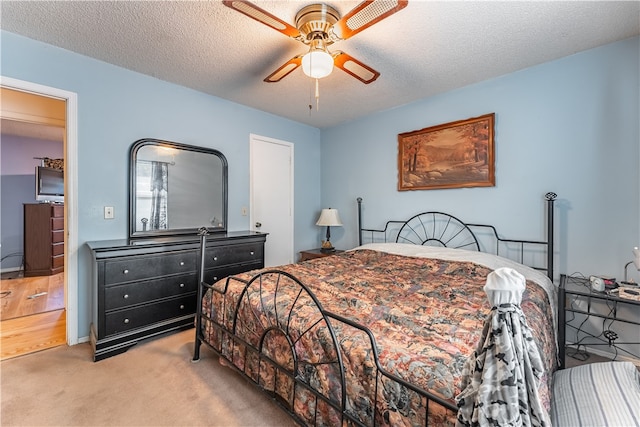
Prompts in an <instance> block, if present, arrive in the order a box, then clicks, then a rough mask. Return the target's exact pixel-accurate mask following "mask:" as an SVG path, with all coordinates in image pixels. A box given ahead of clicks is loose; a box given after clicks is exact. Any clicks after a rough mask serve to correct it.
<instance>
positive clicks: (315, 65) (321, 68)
mask: <svg viewBox="0 0 640 427" xmlns="http://www.w3.org/2000/svg"><path fill="white" fill-rule="evenodd" d="M302 71H303V72H304V73H305V74H306V75H307V76H309V77H311V78H314V79H321V78H323V77H327V76H328V75H329V74H331V71H333V56H331V54H330V53H329V52H328V51H327V48H326V46H325V44H324V40H323V39H322V38H316V39H314V40H312V41H311V47H310V49H309V52H307V53H306V54H305V55H304V56H303V57H302Z"/></svg>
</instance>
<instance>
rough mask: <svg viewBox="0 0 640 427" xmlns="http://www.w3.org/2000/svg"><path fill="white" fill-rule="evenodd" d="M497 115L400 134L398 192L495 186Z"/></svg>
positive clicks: (487, 115)
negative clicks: (494, 139) (495, 130)
mask: <svg viewBox="0 0 640 427" xmlns="http://www.w3.org/2000/svg"><path fill="white" fill-rule="evenodd" d="M494 124H495V113H491V114H486V115H484V116H480V117H475V118H471V119H467V120H458V121H456V122H451V123H445V124H441V125H437V126H432V127H428V128H424V129H420V130H417V131H413V132H406V133H401V134H398V191H408V190H431V189H440V188H465V187H494V186H495V184H496V179H495V156H494V141H493V137H494Z"/></svg>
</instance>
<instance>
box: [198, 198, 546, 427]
mask: <svg viewBox="0 0 640 427" xmlns="http://www.w3.org/2000/svg"><path fill="white" fill-rule="evenodd" d="M556 197H557V196H556V195H555V194H554V193H547V194H546V195H545V199H546V204H547V227H546V228H547V240H545V241H532V240H513V239H502V238H500V237H499V235H498V233H497V231H496V229H495V228H494V227H493V226H490V225H482V224H465V223H463V222H462V221H460V220H458V219H457V218H455V217H453V216H451V215H447V214H444V213H441V212H426V213H423V214H419V215H416V216H414V217H412V218H411V219H409V220H407V221H389V222H387V224H386V226H385V228H384V229H383V230H374V229H365V228H362V226H361V224H362V222H361V218H362V207H361V206H362V199H361V198H358V199H357V202H358V225H359V233H360V234H359V235H360V244H362V234H363V232H369V233H384V234H385V236H386V234H387V231H388V228H389V227H390V226H393V225H398V226H399V229H400V231H399V232H398V233H397V236H396V241H397V242H398V241H399V242H402V241H411V242H414V243H418V244H427V245H434V244H437V245H439V246H448V247H463V248H468V249H475V250H480V244H479V242H478V240H477V238H476V237H475V235H474V233H473V232H472V231H471V228H472V227H473V228H475V227H483V228H488V229H489V230H490V231H492V234H493V235H494V236H495V238H496V240H497V244H496V247H497V248H498V249H496V253H497V254H499V252H498V250H499V247H500V246H501V245H502V244H516V245H518V246H519V247H520V250H521V251H525V249H526V248H528V247H531V246H533V247H538V248H542V249H544V250H546V252H547V257H546V258H547V265H546V266H544V267H540V266H537V267H536V266H533V268H536V269H540V270H545V271H546V272H547V275H548V277H550V278H551V279H552V280H553V236H554V232H553V223H554V219H553V203H554V200H555V198H556ZM432 220H433V221H432ZM434 230H435V232H434ZM443 230H444V231H443ZM416 235H417V236H420V239H422V240H421V241H418V242H415V239H416ZM425 235H426V237H425ZM206 238H207V236H206V234H203V235H202V236H201V258H200V277H199V280H200V286H199V287H198V308H197V313H196V336H195V344H194V353H193V361H194V362H195V361H198V360H199V359H200V347H201V344H202V343H204V344H205V345H206V346H207V347H209V348H210V349H212V350H213V351H214V352H215V353H217V354H218V355H219V356H220V357H222V358H223V359H225V360H226V361H227V362H228V365H229V366H230V367H232V368H233V369H235V370H236V371H238V372H240V373H241V374H243V376H245V377H246V378H247V379H248V380H249V381H250V382H251V383H253V384H254V385H255V386H257V387H258V388H260V389H262V390H263V391H264V392H266V393H267V394H268V395H269V396H270V397H271V398H272V399H273V400H274V401H275V402H277V403H278V404H279V405H280V406H281V407H282V408H283V409H284V410H285V411H287V412H288V413H289V414H290V415H291V416H292V418H293V419H294V420H295V421H296V422H298V423H299V424H301V425H326V424H327V423H328V420H327V419H325V418H322V417H323V415H322V413H323V412H322V411H325V412H324V413H326V412H328V413H330V414H331V415H332V416H333V418H331V419H332V420H333V421H335V422H336V423H337V424H339V425H341V426H344V425H349V426H352V425H353V426H360V427H368V426H377V425H380V424H382V423H383V422H388V420H385V419H384V418H383V417H384V414H380V413H379V412H378V403H379V402H378V388H379V387H384V388H385V390H387V389H392V390H401V393H400V394H401V395H400V396H396V397H395V398H392V399H391V401H392V405H393V408H392V410H396V411H399V412H401V411H403V410H408V409H407V405H408V403H407V402H412V399H411V398H413V399H414V400H413V401H415V399H416V398H417V399H419V407H420V408H422V409H423V410H424V420H425V425H427V426H428V425H429V415H430V413H432V411H434V412H440V414H442V413H443V412H444V413H445V414H446V415H449V416H450V415H453V416H455V414H456V413H457V406H456V405H455V403H453V402H451V401H449V400H445V399H442V398H441V397H439V396H436V395H434V394H432V393H430V392H429V391H427V390H423V389H421V388H420V387H417V386H415V385H413V384H410V383H409V382H407V381H405V380H403V379H402V378H399V377H398V376H396V375H394V374H392V373H390V372H388V371H386V370H385V369H384V368H383V367H382V366H381V364H380V362H379V359H378V352H377V345H376V339H375V337H374V335H373V334H372V333H371V331H370V330H369V329H367V328H366V327H365V326H362V325H359V324H357V323H355V322H353V321H352V320H350V319H347V318H345V317H343V316H340V315H338V314H335V313H331V312H329V311H326V310H325V309H324V308H323V306H322V303H321V301H318V299H317V298H316V296H315V295H314V294H313V293H312V292H311V291H310V290H309V288H308V287H307V286H306V285H305V284H304V283H302V282H301V281H300V280H299V279H297V278H296V277H294V276H293V275H291V274H289V273H287V272H284V271H282V270H277V269H275V270H273V269H272V270H268V269H267V270H263V271H262V272H260V273H259V274H257V275H256V276H254V277H253V278H251V279H250V280H242V279H239V278H237V277H234V276H230V277H227V278H226V279H224V280H225V282H224V287H223V288H222V289H219V287H217V288H214V287H213V284H208V283H205V281H204V269H205V247H206ZM385 239H386V237H385ZM520 259H523V258H522V256H521V257H520ZM267 279H269V280H271V281H275V283H277V284H278V285H277V286H276V287H275V291H269V292H271V293H270V294H269V295H264V298H269V299H274V300H275V301H277V300H278V291H279V289H284V288H285V287H286V286H285V284H286V285H287V286H296V287H297V288H296V289H298V294H297V295H298V297H297V298H296V301H297V300H298V299H299V298H310V299H312V300H313V302H314V303H315V306H316V307H317V311H318V313H319V316H318V319H317V321H315V322H314V323H313V325H311V326H309V327H308V328H307V329H306V330H296V331H293V330H291V329H290V328H291V327H292V326H291V323H290V319H291V316H292V313H293V309H294V308H295V303H294V304H293V306H292V307H291V310H290V311H289V312H288V313H276V320H275V321H274V322H273V323H272V324H270V325H269V326H268V328H267V330H266V332H265V333H264V335H263V336H262V338H261V339H260V343H259V345H258V346H257V347H256V346H254V345H252V344H250V342H249V341H248V340H247V338H246V337H245V336H242V335H240V334H239V333H238V328H237V325H238V312H239V311H240V306H241V304H243V302H246V299H247V298H248V295H249V294H250V293H251V292H249V291H250V290H251V291H253V292H257V293H258V295H259V297H258V298H259V299H258V300H259V301H260V300H262V298H263V294H262V292H263V289H262V283H263V281H264V280H267ZM236 282H239V283H236ZM232 284H240V285H242V286H244V290H243V291H242V295H241V297H240V298H239V299H238V302H237V305H236V307H235V308H234V311H233V313H234V314H233V316H234V318H233V321H232V322H231V326H230V327H228V326H225V324H224V323H225V322H224V321H223V322H222V323H223V324H219V323H217V322H216V321H215V320H214V319H212V318H211V317H209V316H208V314H207V313H203V309H202V305H203V297H204V295H205V293H206V292H207V290H209V289H211V291H212V292H216V293H218V294H220V295H221V297H222V298H224V301H225V304H226V298H225V295H226V292H227V289H228V288H229V286H230V285H232ZM281 285H282V286H281ZM211 295H212V294H211ZM226 308H227V307H226V306H225V308H224V309H223V312H224V311H226ZM278 318H279V319H282V320H280V321H279V320H277V319H278ZM334 322H342V323H344V324H346V325H349V326H351V327H353V328H356V329H358V330H360V331H361V332H362V333H364V334H366V335H367V337H368V340H369V343H370V346H371V349H370V350H371V352H372V354H373V355H374V359H375V370H373V371H374V372H373V373H372V378H373V379H375V391H374V392H373V393H372V396H373V401H372V402H370V403H371V404H370V408H373V413H372V414H367V416H366V417H365V419H363V418H362V417H361V416H360V415H358V414H357V413H354V412H353V411H352V410H351V409H350V407H349V405H348V404H347V395H346V390H347V384H346V379H345V368H344V365H343V363H342V359H343V354H342V352H341V347H340V345H339V343H338V339H337V337H336V333H335V331H334V328H333V327H332V323H334ZM205 323H206V325H208V326H209V327H210V328H214V330H215V332H216V334H215V335H216V336H217V337H219V339H218V340H217V341H216V342H214V343H211V342H207V341H206V338H205V336H204V333H203V331H202V328H203V324H205ZM316 325H323V326H324V327H326V328H327V330H328V331H329V335H330V337H331V342H332V346H333V348H332V349H330V351H329V352H328V353H329V356H328V357H327V358H325V359H324V360H320V361H310V360H306V359H304V358H303V357H300V355H299V354H298V353H297V352H296V348H295V344H296V342H297V341H298V340H299V339H300V338H301V337H302V336H304V335H305V334H310V333H311V330H312V329H313V327H314V326H316ZM274 334H275V335H279V336H284V337H285V338H286V340H287V343H288V345H289V350H290V351H291V363H287V364H286V366H284V365H282V364H280V363H279V362H277V361H276V360H273V358H271V357H270V356H269V354H267V353H268V351H265V346H268V341H269V339H271V337H272V336H273V335H274ZM223 347H224V348H223ZM228 348H231V351H230V354H231V355H233V354H234V352H236V351H242V352H243V353H244V360H254V361H257V363H256V364H254V365H253V366H258V369H259V370H260V369H269V370H271V371H273V372H275V373H276V374H275V375H274V377H273V378H274V380H273V383H272V384H264V383H263V381H262V380H261V376H260V372H257V373H256V372H250V371H251V368H249V365H250V364H249V363H244V369H240V368H238V367H237V366H236V365H235V364H234V363H233V361H232V360H230V359H229V357H227V356H226V354H225V352H224V349H228ZM320 365H324V366H325V367H326V366H329V367H330V368H332V369H335V370H336V372H338V373H339V375H338V376H339V378H340V380H339V382H340V384H339V386H340V387H339V388H340V389H339V390H338V391H337V397H336V396H335V394H336V393H335V391H333V394H334V396H332V395H331V394H332V393H328V392H323V391H321V390H318V389H317V388H316V387H314V385H313V382H312V381H310V380H309V378H310V377H311V376H313V373H314V372H315V371H314V370H315V369H317V368H318V366H320ZM278 381H280V383H281V384H282V381H285V382H287V381H288V382H289V383H290V384H291V387H292V390H291V391H290V392H289V393H285V394H286V395H285V396H283V395H282V393H278V391H277V390H278V384H277V383H278ZM372 383H373V381H372ZM301 393H302V394H303V395H304V396H305V399H307V398H308V397H309V396H313V399H314V404H313V405H311V406H310V407H313V408H315V409H314V413H313V414H305V415H307V417H303V416H301V415H300V414H296V413H295V412H294V408H295V404H296V399H297V398H298V396H299V395H300V394H301ZM389 400H390V399H387V400H386V401H387V402H389ZM434 407H435V408H434ZM336 420H337V421H336ZM333 421H332V422H333Z"/></svg>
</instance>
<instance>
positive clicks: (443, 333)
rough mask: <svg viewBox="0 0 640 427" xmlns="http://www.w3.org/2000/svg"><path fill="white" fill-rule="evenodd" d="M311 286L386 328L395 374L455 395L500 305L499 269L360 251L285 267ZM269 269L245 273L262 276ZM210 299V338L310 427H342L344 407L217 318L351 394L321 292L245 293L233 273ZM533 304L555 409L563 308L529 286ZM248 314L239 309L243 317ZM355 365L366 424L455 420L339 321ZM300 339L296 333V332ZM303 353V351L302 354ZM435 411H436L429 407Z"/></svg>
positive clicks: (348, 365)
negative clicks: (382, 374) (495, 292)
mask: <svg viewBox="0 0 640 427" xmlns="http://www.w3.org/2000/svg"><path fill="white" fill-rule="evenodd" d="M278 269H281V270H283V271H285V272H288V273H290V274H292V275H293V276H295V277H296V278H298V279H299V280H300V281H301V282H302V283H304V284H305V285H306V286H307V287H308V289H309V290H310V291H311V292H312V293H313V294H314V295H315V296H316V297H317V300H318V301H319V303H320V304H321V305H322V307H323V308H324V310H325V311H328V312H331V313H335V314H336V315H338V316H343V317H345V318H347V319H349V320H352V321H354V322H356V323H358V324H361V325H364V326H366V327H367V328H368V329H369V330H370V331H371V332H372V333H373V335H374V337H375V340H376V344H377V352H378V355H379V361H380V364H381V366H382V367H383V369H385V370H386V371H388V372H390V373H392V374H394V375H397V376H398V377H400V378H402V379H403V380H405V381H407V382H409V383H411V384H413V385H415V386H417V387H418V388H420V389H422V390H426V391H428V392H429V393H432V394H434V395H436V396H439V397H441V398H444V399H445V400H447V401H450V402H452V403H453V402H454V397H455V396H456V395H458V394H459V393H460V391H461V389H460V387H461V384H460V380H461V374H462V371H463V368H464V364H465V362H466V360H467V359H468V357H469V355H471V354H472V353H473V351H474V349H475V347H476V343H477V341H478V339H479V337H480V335H481V332H482V328H483V323H484V321H485V318H486V317H487V314H488V313H489V311H490V309H491V307H489V303H488V301H487V297H486V295H485V293H484V291H483V286H484V284H485V281H486V277H487V275H488V274H489V273H490V272H491V271H492V270H491V269H489V268H487V267H484V266H482V265H479V264H476V263H472V262H464V261H451V260H443V259H431V258H418V257H408V256H400V255H394V254H391V253H385V252H379V251H373V250H366V249H363V250H355V251H351V252H346V253H342V254H338V255H335V256H331V257H326V258H320V259H315V260H311V261H307V262H302V263H299V264H291V265H286V266H282V267H278ZM256 273H257V271H253V272H249V273H244V274H241V275H238V276H237V278H239V279H242V280H244V281H248V280H250V279H251V278H252V277H254V276H255V274H256ZM224 287H227V289H226V292H225V293H224V294H223V293H218V292H211V290H209V291H208V292H207V294H206V295H205V296H204V298H203V313H205V316H207V317H208V318H209V319H210V320H207V319H204V320H203V326H202V329H203V333H204V337H205V340H206V341H207V342H209V343H210V344H212V345H213V346H214V348H216V349H220V350H221V353H222V355H223V356H225V357H226V358H227V359H228V360H230V361H231V362H232V363H233V364H235V365H236V367H238V368H240V369H241V370H243V371H244V372H245V373H246V374H247V375H248V376H249V377H251V378H253V379H254V381H256V382H258V383H260V384H261V386H263V387H264V388H267V389H270V390H272V391H275V393H276V394H277V395H278V396H280V397H281V398H282V399H283V400H284V401H285V402H287V404H289V405H290V406H291V408H292V411H293V412H294V413H295V414H296V415H297V416H298V417H299V419H300V420H302V421H303V422H304V423H307V424H309V425H313V424H316V425H340V422H339V414H337V413H335V411H333V410H332V409H331V408H329V407H328V406H327V405H323V404H322V402H318V401H317V400H314V399H313V398H312V397H311V396H310V395H309V393H306V392H305V391H304V390H300V389H299V388H296V389H295V391H294V390H293V388H292V385H291V382H292V381H291V379H290V378H287V377H286V376H283V375H281V374H279V373H278V372H277V370H276V369H274V368H273V367H272V366H270V365H269V364H268V363H267V364H265V363H264V362H260V361H258V359H257V356H256V355H255V354H253V353H252V352H251V351H247V347H248V346H246V345H244V344H243V341H236V340H234V339H233V338H232V337H231V336H229V334H227V333H226V332H225V331H224V330H223V329H221V328H220V327H219V326H217V325H222V326H223V327H224V328H226V329H227V330H234V328H235V334H237V335H238V336H241V337H242V340H244V342H246V343H249V344H250V345H252V346H255V347H257V348H260V346H261V345H262V346H263V347H262V351H263V352H264V353H266V354H268V356H269V358H270V359H272V360H274V361H276V362H278V363H279V364H281V365H282V366H285V367H286V368H287V369H290V370H292V371H294V375H295V376H296V377H297V378H303V379H304V380H305V382H307V383H308V384H310V385H311V387H312V388H313V389H314V390H317V391H319V392H320V393H321V394H323V395H324V396H327V397H328V398H331V399H337V400H338V401H339V400H340V395H341V393H342V389H341V387H342V386H341V384H342V383H341V381H340V375H341V373H340V369H339V366H338V365H337V364H336V363H335V360H336V359H337V355H336V351H335V348H334V346H333V345H332V342H333V341H332V336H331V334H330V332H329V331H328V328H327V325H326V323H327V322H326V321H324V320H323V319H322V316H321V315H319V314H318V309H317V306H316V304H315V303H314V301H313V298H312V297H310V296H308V295H306V294H305V293H304V292H302V293H301V291H300V288H299V287H297V286H296V285H295V284H291V283H289V282H287V281H284V280H283V281H281V282H275V281H272V282H269V281H268V280H265V281H264V282H263V281H262V280H261V281H260V282H259V283H258V282H256V286H252V287H250V288H247V289H245V286H244V283H243V282H241V281H238V280H231V281H229V282H228V284H227V282H226V280H223V281H221V282H218V283H217V284H215V285H214V288H216V289H222V288H224ZM522 310H523V312H524V313H525V316H526V318H527V321H528V323H529V326H530V327H531V329H532V331H533V336H534V339H535V341H536V343H537V345H538V347H539V349H540V353H541V355H542V358H543V362H544V364H545V366H546V370H547V373H546V375H545V376H544V377H543V379H542V382H541V385H540V390H539V393H540V396H541V400H542V402H543V406H544V407H545V408H546V409H547V410H548V408H549V398H550V390H549V387H550V386H551V380H550V379H551V377H552V373H553V372H554V371H555V369H556V367H557V365H556V344H555V339H554V336H555V331H554V327H553V322H552V320H551V319H552V318H553V310H552V307H551V304H550V302H549V298H548V295H547V292H546V291H545V290H544V289H543V288H542V287H540V286H538V285H537V284H535V283H533V282H531V281H527V289H526V291H525V293H524V296H523V301H522ZM236 311H238V313H237V314H238V316H237V318H236ZM329 323H330V324H331V327H332V329H333V330H334V331H335V337H336V340H337V342H338V343H339V344H338V346H339V347H340V353H341V355H342V364H343V365H344V376H345V378H346V380H345V383H346V385H345V387H346V391H347V396H348V398H347V401H346V407H347V410H348V412H349V413H350V414H352V415H353V416H354V417H356V418H357V419H359V420H360V421H361V422H363V423H364V424H366V425H374V423H375V425H425V419H424V418H425V417H426V416H428V417H429V425H442V424H454V423H455V412H452V411H446V410H444V409H443V408H442V409H438V408H437V405H434V404H433V403H431V404H430V406H431V407H430V408H429V410H428V411H427V410H426V409H425V406H426V401H425V399H423V398H422V397H420V396H419V395H416V394H415V393H413V392H411V390H408V389H407V388H406V387H402V386H401V385H399V384H398V383H395V382H393V381H389V380H385V379H381V378H379V377H378V378H376V374H377V373H378V371H377V368H376V365H375V362H374V355H373V351H372V349H371V346H370V344H369V340H368V337H367V336H366V335H365V334H364V333H362V332H361V331H359V330H357V329H356V328H354V327H352V326H349V325H348V324H345V323H343V322H339V321H337V320H335V319H330V320H329ZM287 335H288V336H287ZM291 348H293V349H294V350H293V353H295V354H292V351H291ZM427 412H428V414H427Z"/></svg>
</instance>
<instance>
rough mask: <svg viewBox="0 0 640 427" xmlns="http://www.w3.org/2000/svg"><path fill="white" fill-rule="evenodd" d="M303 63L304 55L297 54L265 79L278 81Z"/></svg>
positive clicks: (268, 81) (266, 80)
mask: <svg viewBox="0 0 640 427" xmlns="http://www.w3.org/2000/svg"><path fill="white" fill-rule="evenodd" d="M300 65H302V55H296V56H294V57H293V58H291V59H290V60H288V61H287V62H285V63H284V64H283V65H282V66H281V67H280V68H278V69H277V70H275V71H274V72H273V73H271V74H269V76H267V77H266V78H265V79H264V81H265V82H267V83H276V82H279V81H280V80H282V79H283V78H285V77H286V76H288V75H289V73H291V72H292V71H293V70H295V69H296V68H298V67H299V66H300Z"/></svg>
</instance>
